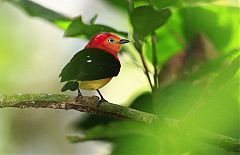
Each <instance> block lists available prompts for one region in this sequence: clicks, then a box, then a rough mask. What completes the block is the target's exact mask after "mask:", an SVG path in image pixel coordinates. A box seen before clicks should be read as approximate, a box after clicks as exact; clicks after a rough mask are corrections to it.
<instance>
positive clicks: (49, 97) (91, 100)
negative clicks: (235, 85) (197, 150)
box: [0, 94, 240, 152]
mask: <svg viewBox="0 0 240 155" xmlns="http://www.w3.org/2000/svg"><path fill="white" fill-rule="evenodd" d="M98 102H99V98H98V97H97V96H93V97H89V96H85V97H82V98H80V99H79V100H78V101H76V102H75V99H74V98H73V97H72V96H67V95H58V94H19V95H9V96H1V97H0V108H7V107H14V108H52V109H65V110H77V111H82V112H87V113H90V114H102V115H108V116H110V117H112V118H119V119H131V120H134V121H142V122H146V123H154V122H158V121H163V122H164V123H165V124H166V125H167V126H168V127H170V128H179V127H182V124H180V123H179V120H176V119H172V118H160V117H158V116H156V115H153V114H149V113H145V112H142V111H139V110H135V109H131V108H128V107H124V106H120V105H116V104H112V103H108V102H104V103H102V104H101V105H100V106H97V103H98ZM183 129H184V127H183ZM191 131H192V132H191V133H189V132H187V130H181V132H180V133H181V134H183V135H186V136H190V137H194V138H196V139H198V140H201V141H203V142H206V143H208V144H212V145H216V146H218V147H221V148H224V149H226V150H228V151H235V152H240V140H238V139H234V138H231V137H228V136H224V135H220V134H217V133H213V132H209V131H206V130H202V129H195V130H191Z"/></svg>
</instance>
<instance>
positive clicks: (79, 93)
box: [76, 88, 83, 101]
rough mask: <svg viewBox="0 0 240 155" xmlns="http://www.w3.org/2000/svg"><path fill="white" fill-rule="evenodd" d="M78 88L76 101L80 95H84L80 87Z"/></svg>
mask: <svg viewBox="0 0 240 155" xmlns="http://www.w3.org/2000/svg"><path fill="white" fill-rule="evenodd" d="M77 90H78V95H77V97H76V101H77V100H78V98H79V97H82V96H83V95H82V93H81V91H80V89H79V88H78V89H77Z"/></svg>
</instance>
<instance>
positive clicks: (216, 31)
mask: <svg viewBox="0 0 240 155" xmlns="http://www.w3.org/2000/svg"><path fill="white" fill-rule="evenodd" d="M179 13H180V15H181V19H182V23H183V25H182V28H183V31H184V36H185V38H186V40H187V41H188V42H191V40H192V39H193V38H194V37H195V36H196V35H197V34H198V33H202V34H204V35H205V36H207V38H208V39H209V40H210V41H211V42H212V43H213V44H214V45H215V47H216V48H217V49H218V50H219V51H228V50H231V49H232V48H236V47H237V46H238V45H239V43H237V42H238V41H237V40H238V36H239V34H240V31H239V29H238V27H239V23H238V22H239V19H240V18H239V16H238V13H239V8H234V7H226V6H211V5H207V6H201V7H185V8H182V9H180V10H179ZM206 23H207V24H206Z"/></svg>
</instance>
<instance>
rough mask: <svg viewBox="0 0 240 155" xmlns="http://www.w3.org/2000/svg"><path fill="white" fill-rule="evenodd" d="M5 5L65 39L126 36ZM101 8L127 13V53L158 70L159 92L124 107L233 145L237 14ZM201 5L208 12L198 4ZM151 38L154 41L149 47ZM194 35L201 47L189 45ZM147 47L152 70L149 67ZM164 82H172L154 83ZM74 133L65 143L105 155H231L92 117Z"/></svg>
mask: <svg viewBox="0 0 240 155" xmlns="http://www.w3.org/2000/svg"><path fill="white" fill-rule="evenodd" d="M9 1H10V2H12V3H14V4H15V5H17V6H19V7H21V8H22V9H24V10H25V11H26V12H27V13H28V14H29V15H31V16H37V17H40V18H42V19H45V20H47V21H50V22H51V23H53V24H55V25H56V26H60V27H61V28H62V29H64V30H65V37H79V38H88V39H89V38H90V37H92V36H93V35H95V34H97V33H100V32H113V33H117V34H120V35H122V36H127V33H126V32H120V31H118V30H115V29H114V28H112V27H109V26H107V25H100V24H95V20H96V18H97V16H94V17H93V18H92V20H91V22H90V23H84V22H83V21H82V17H81V16H78V17H77V18H74V19H69V18H67V17H65V16H64V15H61V14H59V13H56V12H55V11H52V10H49V9H47V8H45V7H42V6H40V5H38V4H36V3H34V2H31V1H24V0H19V1H15V0H9ZM105 2H106V3H109V4H111V5H112V6H116V7H118V8H119V10H121V11H125V12H127V13H128V14H129V17H130V23H131V26H132V30H131V31H132V32H133V35H132V36H131V37H132V42H133V44H134V45H135V47H136V49H134V51H136V50H140V49H143V55H142V56H143V58H147V62H148V63H149V64H150V65H151V67H153V68H156V69H157V71H158V72H157V73H155V74H157V77H158V80H159V82H160V87H159V88H157V89H156V90H154V91H153V92H152V93H144V94H142V95H140V96H138V97H137V98H136V100H135V101H134V102H132V103H130V107H132V108H135V109H138V110H141V111H145V112H149V113H154V114H157V115H160V116H165V117H171V118H177V119H179V120H181V121H182V122H183V125H184V126H185V128H186V130H189V132H193V134H194V131H193V130H191V127H192V126H199V127H201V128H205V129H209V130H212V131H217V132H219V133H224V134H225V135H228V136H232V137H235V138H239V135H238V134H239V126H238V125H236V124H238V123H239V111H238V110H239V109H238V107H239V105H240V103H239V97H238V95H239V88H238V86H239V80H240V79H239V78H240V76H239V62H240V61H239V57H237V56H236V55H239V47H238V46H239V41H238V39H239V38H238V37H239V33H240V31H239V29H238V22H239V16H238V12H239V8H238V7H233V6H217V5H212V4H210V3H209V4H208V3H207V2H209V1H205V0H198V1H195V2H194V3H193V2H191V1H188V0H184V1H179V0H166V1H159V0H152V1H151V0H149V1H148V0H133V1H131V0H129V3H128V2H127V1H114V0H105ZM202 2H204V3H207V5H198V4H201V3H202ZM211 2H213V1H211ZM193 4H194V5H193ZM129 8H130V9H129ZM131 8H132V9H131ZM152 35H156V42H153V40H152ZM199 35H200V36H201V37H200V40H198V41H197V43H196V42H194V41H195V39H196V38H197V39H198V36H199ZM154 46H156V49H157V51H156V52H157V55H155V57H156V59H157V64H154V63H153V62H152V60H153V58H154V54H153V52H152V51H154V48H153V47H154ZM236 49H238V50H236ZM232 50H233V51H234V52H230V51H232ZM138 52H139V53H140V54H142V53H141V52H142V51H141V52H140V51H138ZM216 53H217V54H216ZM236 53H237V54H236ZM171 60H174V61H171ZM231 60H233V61H231ZM145 70H146V72H147V73H149V72H150V71H149V70H147V68H145ZM163 76H165V77H167V78H168V79H170V78H172V80H171V81H166V80H165V81H164V80H161V79H164V78H162V77H163ZM76 126H77V127H78V128H79V129H80V130H82V131H83V132H84V136H83V137H77V136H73V137H68V139H69V140H70V141H71V142H81V141H87V140H104V141H110V142H112V143H113V146H114V147H113V151H112V154H209V155H210V154H211V155H212V154H231V153H230V152H228V151H224V150H221V149H219V148H213V147H212V146H210V145H206V144H200V143H199V142H197V141H193V140H192V139H191V138H186V137H185V136H184V135H181V134H180V132H179V131H175V130H172V129H171V128H168V127H166V126H164V124H162V123H155V124H153V125H145V124H141V123H137V122H128V121H123V122H122V121H118V120H114V119H109V118H104V117H103V118H99V117H98V116H95V115H91V116H88V117H87V118H86V119H85V120H84V121H82V122H78V123H77V125H76ZM188 127H189V128H188Z"/></svg>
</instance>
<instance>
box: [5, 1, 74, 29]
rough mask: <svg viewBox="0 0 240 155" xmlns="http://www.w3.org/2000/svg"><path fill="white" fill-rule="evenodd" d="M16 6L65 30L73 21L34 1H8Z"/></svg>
mask: <svg viewBox="0 0 240 155" xmlns="http://www.w3.org/2000/svg"><path fill="white" fill-rule="evenodd" d="M8 1H9V2H11V3H13V4H14V5H16V6H18V7H20V8H21V9H23V10H24V11H25V12H26V13H27V14H29V15H30V16H33V17H40V18H43V19H45V20H47V21H49V22H52V23H54V24H56V25H57V26H59V27H61V28H63V29H65V28H66V27H67V26H68V24H70V21H71V19H70V18H68V17H67V16H65V15H62V14H60V13H57V12H55V11H53V10H51V9H48V8H46V7H44V6H41V5H39V4H37V3H34V2H32V1H26V0H8Z"/></svg>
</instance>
